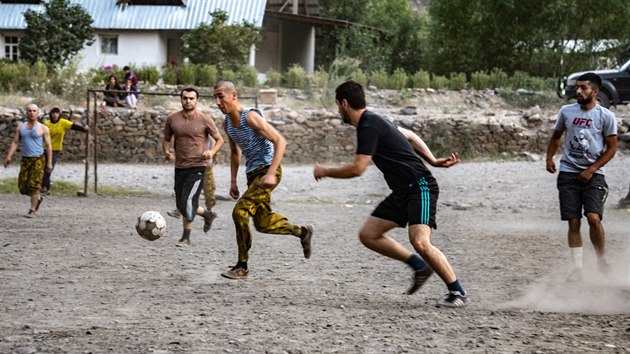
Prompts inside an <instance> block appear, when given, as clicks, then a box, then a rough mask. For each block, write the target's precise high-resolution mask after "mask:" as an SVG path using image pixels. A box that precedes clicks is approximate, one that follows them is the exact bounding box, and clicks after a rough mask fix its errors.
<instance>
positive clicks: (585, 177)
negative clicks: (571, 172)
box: [577, 168, 593, 183]
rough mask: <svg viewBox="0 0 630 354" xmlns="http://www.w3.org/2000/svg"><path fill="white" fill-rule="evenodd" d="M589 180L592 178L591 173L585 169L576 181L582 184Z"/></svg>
mask: <svg viewBox="0 0 630 354" xmlns="http://www.w3.org/2000/svg"><path fill="white" fill-rule="evenodd" d="M591 178H593V172H591V171H589V169H588V168H587V169H586V170H584V171H582V172H580V174H579V175H578V178H577V179H578V181H580V182H582V183H587V182H588V181H590V180H591Z"/></svg>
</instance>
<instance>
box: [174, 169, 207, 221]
mask: <svg viewBox="0 0 630 354" xmlns="http://www.w3.org/2000/svg"><path fill="white" fill-rule="evenodd" d="M205 171H206V168H205V167H191V168H176V169H175V188H174V189H175V201H176V203H177V209H178V210H179V211H180V212H181V213H182V215H183V216H184V217H185V218H186V219H188V220H190V221H193V220H195V215H196V213H197V207H198V206H199V194H201V190H202V189H203V174H204V172H205Z"/></svg>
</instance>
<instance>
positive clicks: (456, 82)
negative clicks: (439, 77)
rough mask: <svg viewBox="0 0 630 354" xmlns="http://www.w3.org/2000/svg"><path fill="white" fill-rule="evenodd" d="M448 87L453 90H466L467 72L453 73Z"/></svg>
mask: <svg viewBox="0 0 630 354" xmlns="http://www.w3.org/2000/svg"><path fill="white" fill-rule="evenodd" d="M448 88H450V89H451V90H464V89H465V88H466V74H464V73H451V78H450V80H449V84H448Z"/></svg>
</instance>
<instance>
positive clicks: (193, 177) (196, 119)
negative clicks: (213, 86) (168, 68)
mask: <svg viewBox="0 0 630 354" xmlns="http://www.w3.org/2000/svg"><path fill="white" fill-rule="evenodd" d="M180 98H181V102H182V110H181V111H179V112H175V113H172V114H171V115H169V116H168V118H166V123H165V124H164V139H163V140H162V150H163V151H164V156H165V157H166V159H167V160H169V161H171V160H173V159H175V187H174V189H175V199H176V203H177V209H178V210H179V211H180V212H181V214H182V222H183V225H184V231H183V233H182V237H181V239H180V240H179V242H178V244H177V246H179V247H182V246H188V245H190V232H191V230H192V222H193V220H194V219H195V215H200V216H203V218H204V224H203V231H204V232H208V231H209V230H210V228H211V227H212V221H213V220H214V218H215V217H216V214H215V213H214V212H213V211H212V210H209V209H204V208H202V207H200V206H199V194H200V193H201V189H202V179H203V176H204V173H205V170H206V165H207V162H208V160H210V159H212V157H213V156H214V155H215V154H216V153H217V151H219V149H220V148H221V146H222V145H223V138H222V137H221V134H219V130H218V129H217V126H216V125H215V124H214V121H213V120H212V118H211V117H209V116H208V115H206V114H203V113H201V112H200V111H198V110H197V103H198V102H199V93H198V92H197V90H195V89H194V88H185V89H183V90H182V92H181V93H180ZM209 137H212V138H213V139H214V140H215V143H214V145H213V146H212V148H210V149H208V147H209V144H208V143H209ZM172 138H174V141H173V147H174V148H175V156H173V153H172V152H171V148H170V143H171V139H172Z"/></svg>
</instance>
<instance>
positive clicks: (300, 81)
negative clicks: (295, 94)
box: [285, 64, 306, 88]
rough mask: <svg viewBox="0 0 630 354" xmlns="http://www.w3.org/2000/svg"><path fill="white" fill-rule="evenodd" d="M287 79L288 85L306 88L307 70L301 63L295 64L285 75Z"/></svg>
mask: <svg viewBox="0 0 630 354" xmlns="http://www.w3.org/2000/svg"><path fill="white" fill-rule="evenodd" d="M285 81H286V83H287V86H288V87H291V88H304V87H305V85H306V72H305V71H304V68H302V67H301V66H300V65H299V64H293V65H291V66H290V67H289V70H287V72H286V75H285Z"/></svg>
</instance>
